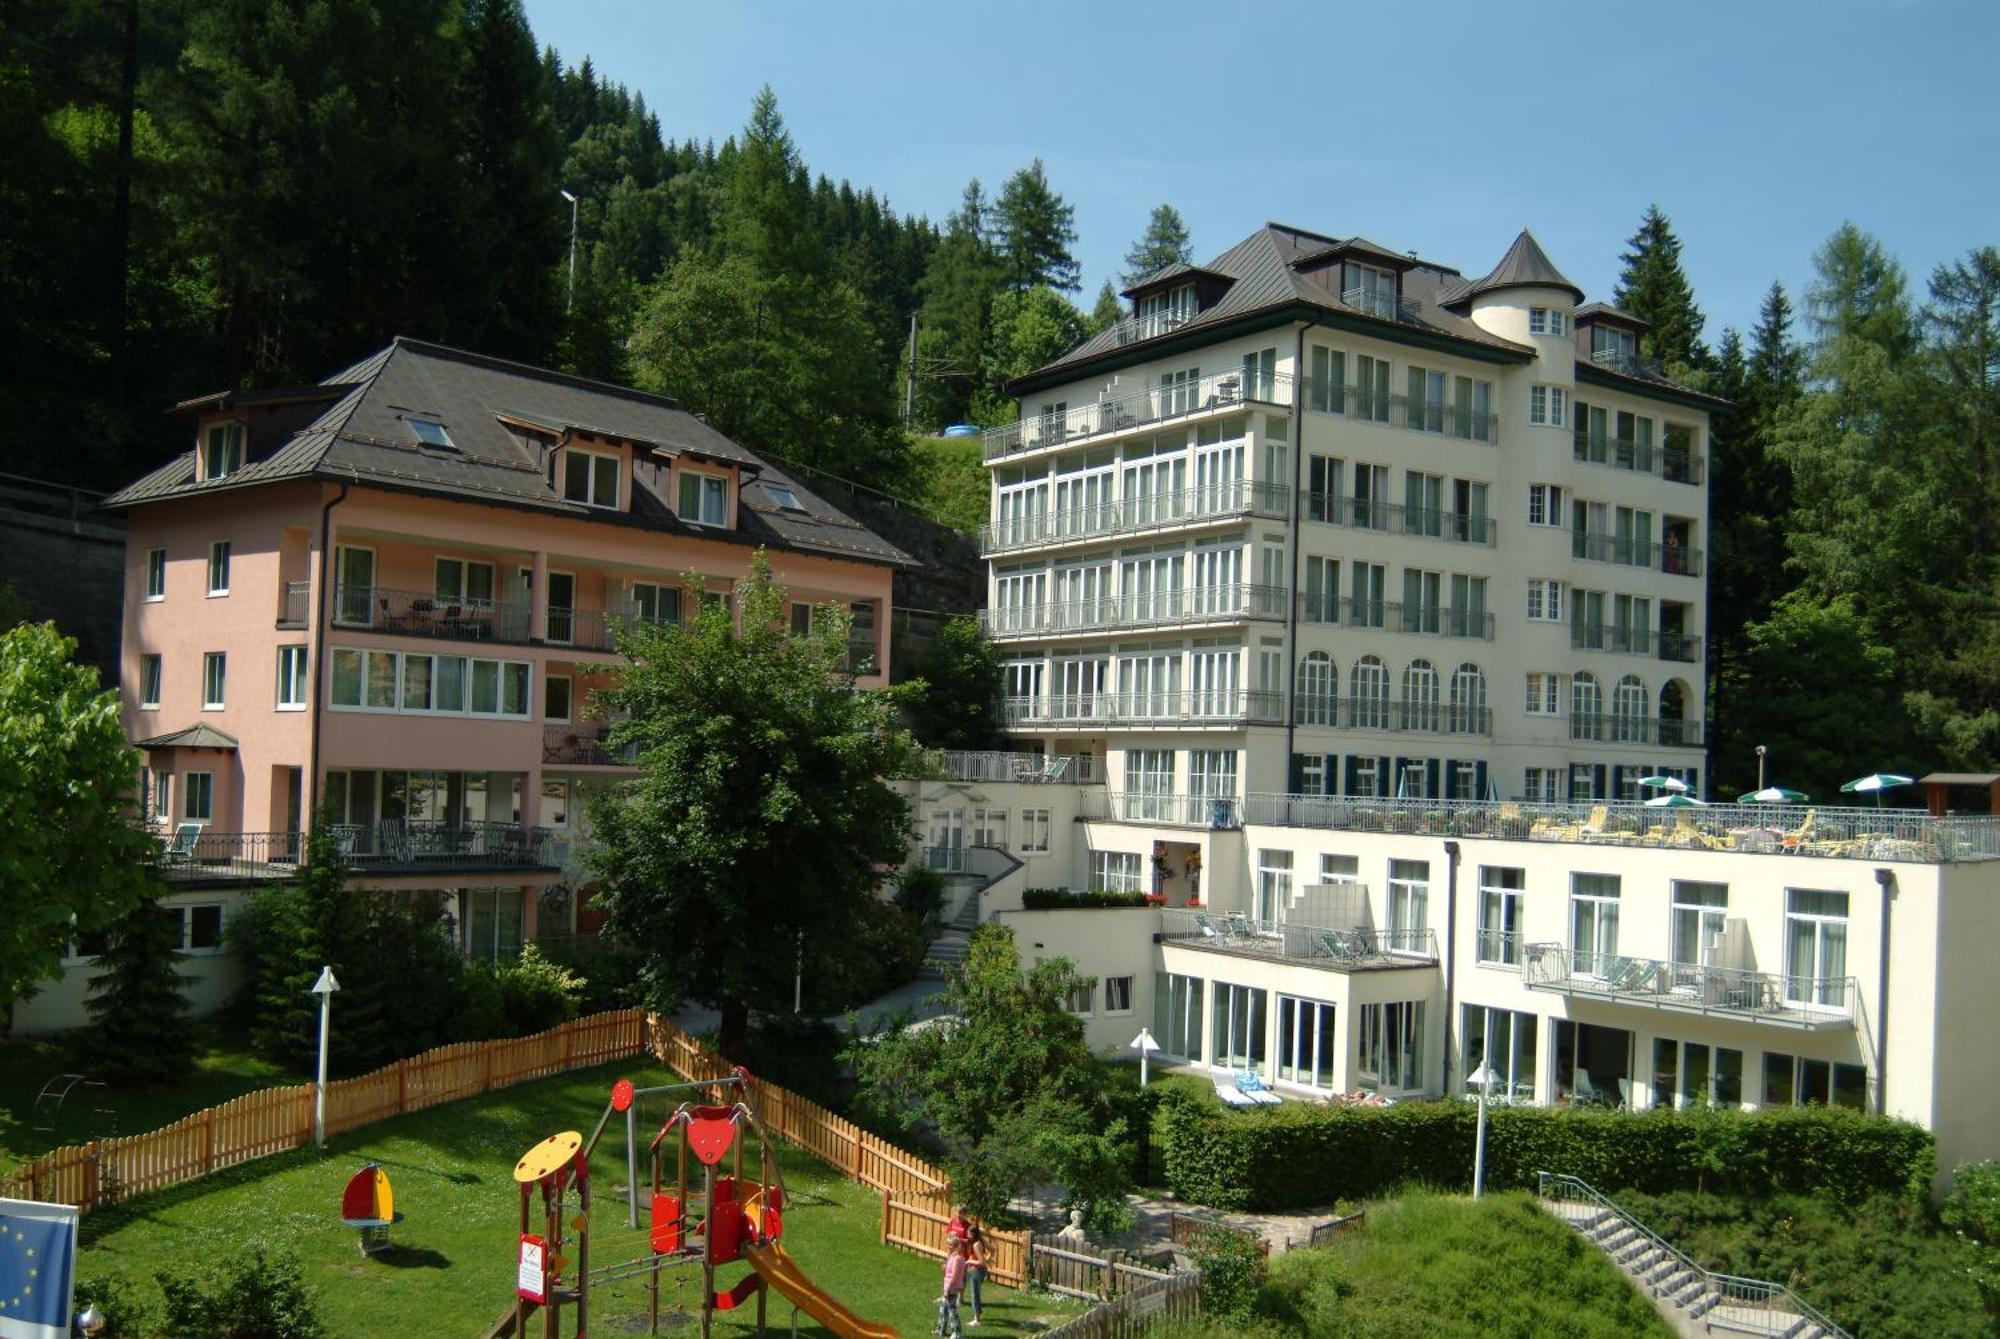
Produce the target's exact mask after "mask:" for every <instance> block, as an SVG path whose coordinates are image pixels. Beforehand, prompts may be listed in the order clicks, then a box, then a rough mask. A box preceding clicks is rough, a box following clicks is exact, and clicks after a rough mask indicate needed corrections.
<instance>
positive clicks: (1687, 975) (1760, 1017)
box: [1522, 944, 1861, 1030]
mask: <svg viewBox="0 0 2000 1339" xmlns="http://www.w3.org/2000/svg"><path fill="white" fill-rule="evenodd" d="M1522 979H1523V980H1524V981H1525V982H1526V983H1527V986H1528V988H1529V989H1530V990H1547V991H1554V992H1556V993H1558V994H1562V995H1572V996H1577V995H1581V996H1585V997H1588V998H1590V999H1597V1000H1606V1001H1610V1002H1613V1003H1619V1004H1636V1005H1643V1006H1645V1007H1648V1008H1654V1009H1666V1010H1671V1011H1674V1012H1679V1013H1698V1014H1717V1015H1724V1016H1728V1017H1732V1018H1744V1019H1753V1020H1755V1021H1758V1022H1765V1023H1780V1024H1783V1025H1785V1026H1788V1027H1799V1028H1805V1029H1809V1030H1810V1029H1814V1028H1839V1027H1846V1026H1849V1025H1850V1024H1852V1023H1853V1021H1854V1008H1855V1004H1856V1003H1857V1002H1858V1001H1859V999H1860V998H1861V997H1860V994H1859V986H1858V984H1857V982H1856V979H1855V978H1854V977H1852V976H1789V975H1785V974H1782V973H1777V972H1759V971H1756V970H1754V969H1747V968H1740V967H1715V966H1703V965H1699V964H1694V963H1677V962H1664V961H1661V960H1660V959H1657V958H1633V957H1626V956H1622V955H1619V954H1613V953H1587V952H1582V951H1580V950H1576V949H1572V948H1569V947H1567V946H1565V945H1563V944H1529V945H1527V966H1526V969H1525V971H1524V972H1523V977H1522Z"/></svg>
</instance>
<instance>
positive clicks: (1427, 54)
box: [527, 0, 2000, 341]
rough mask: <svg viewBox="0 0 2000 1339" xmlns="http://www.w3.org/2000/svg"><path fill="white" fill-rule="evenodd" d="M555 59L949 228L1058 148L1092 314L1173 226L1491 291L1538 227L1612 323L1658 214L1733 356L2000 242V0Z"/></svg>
mask: <svg viewBox="0 0 2000 1339" xmlns="http://www.w3.org/2000/svg"><path fill="white" fill-rule="evenodd" d="M527 9H528V16H529V19H530V21H531V22H532V23H533V25H534V29H535V34H536V37H537V38H538V39H539V40H540V41H541V42H543V43H544V44H545V45H553V46H554V47H556V49H557V50H558V51H560V52H561V53H562V56H563V58H564V59H565V61H568V62H571V63H574V62H577V61H580V60H582V58H583V57H584V56H586V55H588V56H589V57H590V58H591V60H592V61H593V62H594V63H595V65H596V67H597V69H598V70H599V71H600V72H601V73H602V74H603V75H605V76H606V77H607V78H610V79H614V80H617V81H620V82H623V83H625V84H627V85H629V86H631V87H632V88H634V89H636V90H637V91H639V92H641V93H643V94H644V95H645V97H646V101H647V103H648V104H649V105H650V106H651V107H652V108H653V109H654V110H655V111H657V112H658V113H659V115H660V119H661V122H662V125H663V127H664V129H665V131H666V133H667V134H668V135H669V136H671V137H686V136H700V137H708V136H713V137H715V138H716V139H718V140H720V139H722V138H723V137H725V136H727V135H729V134H731V133H733V132H734V131H736V130H737V129H738V128H740V127H741V125H742V124H743V121H744V118H745V116H746V114H747V113H748V110H749V106H750V100H751V98H752V96H753V95H754V94H755V93H756V90H757V88H758V87H759V85H761V84H764V83H769V84H770V85H771V86H772V87H773V88H774V89H775V90H776V91H777V95H778V102H779V106H780V108H781V109H782V110H783V112H784V115H785V119H786V122H787V124H788V125H789V126H790V128H791V131H792V135H793V137H794V139H796V140H797V142H798V144H799V148H800V150H801V152H802V153H803V154H804V155H805V158H806V161H807V162H808V163H809V164H810V165H811V166H812V168H813V169H814V171H816V172H822V173H825V174H826V175H828V176H830V177H833V178H834V179H835V180H838V179H840V178H842V177H846V178H848V179H849V180H851V181H853V182H854V183H855V184H856V185H857V186H860V185H869V186H873V187H874V188H875V189H876V190H877V192H878V193H881V194H884V195H886V196H887V197H888V199H889V201H890V203H891V204H892V205H893V206H894V207H895V208H896V209H897V210H899V211H901V212H906V213H909V212H918V213H927V214H929V215H931V217H933V218H936V219H942V218H943V216H944V215H945V214H946V213H948V212H949V211H950V210H951V209H952V208H953V207H954V206H955V205H956V203H957V201H958V197H959V193H960V191H961V190H962V189H963V188H964V185H965V183H966V181H967V179H968V178H971V177H974V176H977V177H978V178H980V180H981V181H982V182H984V183H985V184H986V186H987V188H988V190H989V191H997V189H998V188H999V185H1000V183H1001V182H1002V181H1004V180H1005V178H1006V177H1007V176H1008V174H1010V173H1011V172H1013V171H1014V170H1015V169H1016V168H1018V167H1020V166H1022V165H1024V164H1025V163H1027V162H1028V161H1029V160H1030V159H1032V158H1035V157H1037V156H1039V157H1040V158H1042V159H1043V161H1044V162H1045V164H1046V165H1047V168H1048V174H1049V178H1050V180H1051V182H1052V183H1053V184H1054V186H1055V187H1056V189H1057V190H1059V191H1060V192H1062V194H1063V195H1064V196H1065V197H1066V198H1067V199H1068V200H1069V201H1070V202H1071V203H1072V204H1074V205H1075V206H1076V223H1077V230H1078V232H1079V234H1080V235H1081V236H1080V241H1079V244H1078V248H1077V253H1078V258H1079V259H1080V260H1081V261H1082V263H1083V268H1084V285H1085V286H1084V291H1083V292H1082V294H1080V300H1082V301H1083V302H1084V303H1086V304H1088V302H1089V301H1090V300H1091V298H1092V297H1093V296H1094V295H1095V293H1096V290H1097V287H1098V285H1099V283H1100V282H1101V281H1102V280H1104V279H1105V278H1107V277H1113V278H1115V276H1116V273H1117V270H1118V269H1119V265H1120V261H1121V259H1122V257H1123V255H1124V252H1125V249H1126V248H1127V247H1128V246H1129V245H1130V243H1131V241H1132V239H1133V238H1134V237H1136V236H1137V235H1138V233H1139V231H1140V230H1141V229H1142V228H1143V227H1144V224H1145V220H1146V216H1147V214H1148V212H1149V211H1150V210H1151V208H1152V206H1153V205H1155V204H1157V203H1159V202H1161V201H1168V202H1171V203H1173V204H1174V205H1175V206H1176V207H1177V208H1178V209H1180V211H1181V213H1182V214H1183V215H1184V216H1185V217H1186V218H1187V220H1188V223H1189V225H1190V227H1191V229H1192V231H1193V233H1194V243H1195V251H1196V258H1197V259H1206V258H1207V257H1208V256H1211V255H1213V254H1214V253H1215V252H1217V251H1219V250H1221V249H1222V248H1223V247H1225V246H1228V245H1230V244H1231V243H1233V242H1235V241H1236V240H1237V239H1238V238H1240V237H1241V236H1243V235H1244V234H1245V233H1247V232H1249V231H1250V230H1251V229H1252V228H1254V227H1256V226H1257V225H1258V224H1259V223H1261V222H1263V221H1264V220H1266V219H1279V220H1282V221H1285V222H1289V223H1295V224H1298V225H1301V226H1303V227H1307V228H1312V229H1315V230H1318V231H1325V232H1331V233H1334V234H1337V235H1346V234H1349V233H1362V234H1365V235H1367V236H1369V237H1371V238H1373V239H1374V240H1376V241H1378V242H1381V243H1383V244H1385V245H1391V246H1395V247H1398V248H1402V249H1415V250H1418V251H1419V252H1421V253H1422V254H1423V255H1424V257H1425V258H1426V259H1431V260H1436V261H1440V262H1443V263H1445V264H1448V265H1454V266H1457V267H1458V268H1460V269H1462V270H1465V271H1467V272H1469V273H1474V274H1477V273H1483V272H1484V271H1485V270H1486V269H1487V268H1488V267H1490V266H1491V265H1492V264H1493V263H1494V262H1495V261H1497V260H1498V259H1499V257H1500V255H1501V253H1502V252H1503V251H1504V250H1505V249H1506V247H1507V244H1508V243H1509V242H1510V241H1511V240H1512V239H1513V236H1514V233H1515V232H1516V230H1518V229H1519V228H1521V227H1522V226H1524V225H1525V226H1527V227H1530V228H1532V229H1533V230H1534V232H1535V235H1536V236H1537V237H1538V238H1539V239H1540V240H1541V242H1542V244H1543V246H1544V247H1546V248H1547V250H1548V252H1549V254H1550V255H1551V256H1552V257H1553V258H1554V259H1555V261H1556V263H1557V264H1559V265H1560V266H1562V267H1563V269H1564V270H1565V271H1566V272H1567V273H1568V274H1569V276H1570V277H1571V278H1572V279H1574V280H1576V282H1577V283H1578V284H1580V285H1582V286H1583V288H1584V289H1585V290H1586V291H1587V292H1589V294H1590V295H1591V296H1592V297H1593V298H1607V299H1608V298H1609V297H1610V290H1611V287H1612V284H1613V282H1614V281H1615V280H1616V277H1617V273H1618V259H1617V258H1618V253H1619V251H1620V250H1621V249H1622V247H1623V243H1624V240H1625V238H1627V237H1628V236H1630V235H1631V233H1632V231H1633V228H1634V226H1635V224H1636V223H1637V221H1638V219H1639V216H1640V214H1641V213H1642V212H1643V211H1644V209H1645V207H1646V205H1647V204H1648V203H1649V202H1652V201H1657V202H1659V204H1660V205H1661V207H1662V208H1663V209H1665V210H1666V211H1667V213H1668V215H1669V216H1670V217H1671V218H1672V219H1673V223H1674V227H1675V229H1676V231H1677V232H1678V233H1679V234H1680V237H1681V239H1682V242H1683V244H1684V258H1685V263H1686V266H1687V269H1688V272H1689V274H1690V276H1691V277H1692V279H1693V281H1694V285H1695V292H1696V297H1697V299H1698V300H1699V301H1700V303H1701V305H1702V307H1703V310H1704V311H1705V312H1706V313H1707V315H1708V318H1709V321H1708V336H1709V338H1710V340H1711V341H1713V339H1714V338H1715V337H1716V336H1718V335H1719V334H1720V333H1721V330H1722V327H1723V326H1725V325H1735V326H1738V327H1739V328H1744V329H1746V330H1747V328H1748V327H1749V325H1750V324H1751V323H1752V322H1753V321H1754V320H1755V318H1756V313H1757V305H1758V303H1759V301H1760V300H1761V298H1762V295H1763V292H1764V290H1765V288H1766V287H1768V286H1769V284H1770V282H1771V280H1773V279H1782V280H1783V281H1784V282H1785V284H1786V287H1787V288H1790V289H1791V290H1792V291H1793V293H1794V296H1795V298H1796V297H1797V295H1798V293H1799V291H1800V289H1801V287H1802V285H1803V284H1804V282H1805V281H1806V280H1807V278H1808V277H1809V275H1810V272H1811V255H1812V251H1813V249H1814V248H1815V247H1817V246H1818V245H1819V244H1820V242H1822V241H1823V240H1824V239H1825V238H1826V236H1827V234H1828V233H1830V232H1831V231H1832V230H1833V229H1834V228H1835V227H1836V226H1837V225H1838V224H1839V223H1840V222H1841V221H1842V220H1843V219H1852V220H1853V221H1854V222H1855V223H1857V224H1859V225H1860V226H1861V227H1863V228H1865V229H1867V230H1868V231H1870V232H1872V233H1874V234H1875V235H1876V236H1878V237H1880V238H1881V239H1882V240H1883V242H1884V243H1885V244H1886V245H1887V246H1888V248H1889V249H1890V251H1891V252H1892V253H1893V254H1895V255H1896V256H1897V257H1898V258H1899V259H1900V260H1901V261H1902V262H1903V264H1904V266H1905V267H1906V268H1907V269H1908V270H1909V271H1910V272H1911V276H1912V279H1913V281H1914V283H1915V285H1916V287H1917V288H1918V289H1919V291H1921V287H1922V281H1923V280H1924V279H1925V278H1926V277H1927V276H1928V275H1929V273H1930V271H1931V269H1932V267H1933V266H1935V265H1936V264H1938V263H1939V262H1941V261H1946V260H1950V259H1954V258H1956V257H1959V256H1962V255H1963V254H1964V253H1965V252H1966V251H1967V250H1968V249H1970V248H1971V247H1973V246H1975V245H1980V244H1985V243H1994V244H2000V116H1996V115H1995V114H1994V110H1993V104H1992V100H1991V94H1990V92H1989V88H1990V79H1991V75H1992V70H1993V69H1994V66H1995V63H1996V62H1995V58H1996V56H2000V3H1995V0H1810V2H1809V3H1798V2H1795V0H1733V2H1732V3H1710V2H1709V0H1686V2H1684V3H1674V4H1658V3H1656V4H1650V5H1627V4H1616V3H1608V2H1606V0H1598V2H1597V3H1592V4H1553V3H1541V2H1540V0H1494V2H1493V3H1477V2H1475V0H1423V2H1421V3H1420V2H1419V0H1401V3H1396V4H1389V5H1384V4H1374V3H1371V4H1366V5H1362V4H1355V3H1352V2H1351V0H1318V2H1317V3H1311V2H1308V3H1290V2H1289V0H1267V3H1264V4H1260V5H1256V6H1234V5H1225V4H1218V3H1214V0H1210V3H1207V4H1202V5H1193V4H1178V3H1148V4H1143V5H1141V4H1127V3H1118V4H1113V3H1108V2H1107V0H1067V2H1066V3H1060V4H1051V3H1043V2H1042V0H1011V2H1010V3H1008V4H1005V5H977V6H975V5H969V4H959V3H950V2H949V0H931V2H930V3H874V2H872V0H816V2H815V0H788V2H787V3H775V2H774V3H730V2H729V0H702V2H701V3H683V2H682V0H527Z"/></svg>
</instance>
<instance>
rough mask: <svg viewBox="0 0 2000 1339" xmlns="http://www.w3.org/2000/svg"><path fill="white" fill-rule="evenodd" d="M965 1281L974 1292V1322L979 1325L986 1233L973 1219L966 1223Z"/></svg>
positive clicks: (984, 1270)
mask: <svg viewBox="0 0 2000 1339" xmlns="http://www.w3.org/2000/svg"><path fill="white" fill-rule="evenodd" d="M965 1282H966V1286H967V1291H969V1292H970V1293H971V1294H972V1324H974V1325H977V1324H978V1323H979V1317H980V1313H981V1311H982V1310H983V1309H984V1308H983V1307H981V1305H980V1301H979V1285H980V1284H982V1283H984V1282H986V1234H985V1233H984V1232H981V1231H980V1230H979V1224H978V1223H977V1222H974V1221H971V1220H967V1222H966V1225H965Z"/></svg>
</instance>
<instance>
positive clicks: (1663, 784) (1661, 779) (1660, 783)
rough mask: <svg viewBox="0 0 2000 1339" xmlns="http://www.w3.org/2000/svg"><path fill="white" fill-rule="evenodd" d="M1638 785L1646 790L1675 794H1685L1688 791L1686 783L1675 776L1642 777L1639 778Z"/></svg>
mask: <svg viewBox="0 0 2000 1339" xmlns="http://www.w3.org/2000/svg"><path fill="white" fill-rule="evenodd" d="M1639 784H1640V785H1642V786H1644V787H1646V789H1648V790H1670V791H1675V792H1677V793H1685V792H1686V791H1687V790H1688V789H1689V787H1688V783H1687V782H1685V781H1683V780H1681V779H1680V778H1679V777H1677V776H1642V777H1640V778H1639Z"/></svg>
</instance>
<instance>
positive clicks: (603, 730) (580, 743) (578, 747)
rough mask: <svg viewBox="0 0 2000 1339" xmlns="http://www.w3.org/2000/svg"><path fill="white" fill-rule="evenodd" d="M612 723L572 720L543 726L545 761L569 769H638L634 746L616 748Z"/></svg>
mask: <svg viewBox="0 0 2000 1339" xmlns="http://www.w3.org/2000/svg"><path fill="white" fill-rule="evenodd" d="M610 737H611V723H610V722H609V721H572V722H570V723H569V724H567V725H545V726H543V727H542V761H543V762H544V763H552V764H555V765H557V766H569V767H636V766H638V765H639V750H638V749H637V747H635V746H634V745H630V744H628V745H626V746H625V747H624V748H621V749H613V748H612V747H611V746H610V744H609V742H608V741H609V739H610Z"/></svg>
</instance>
